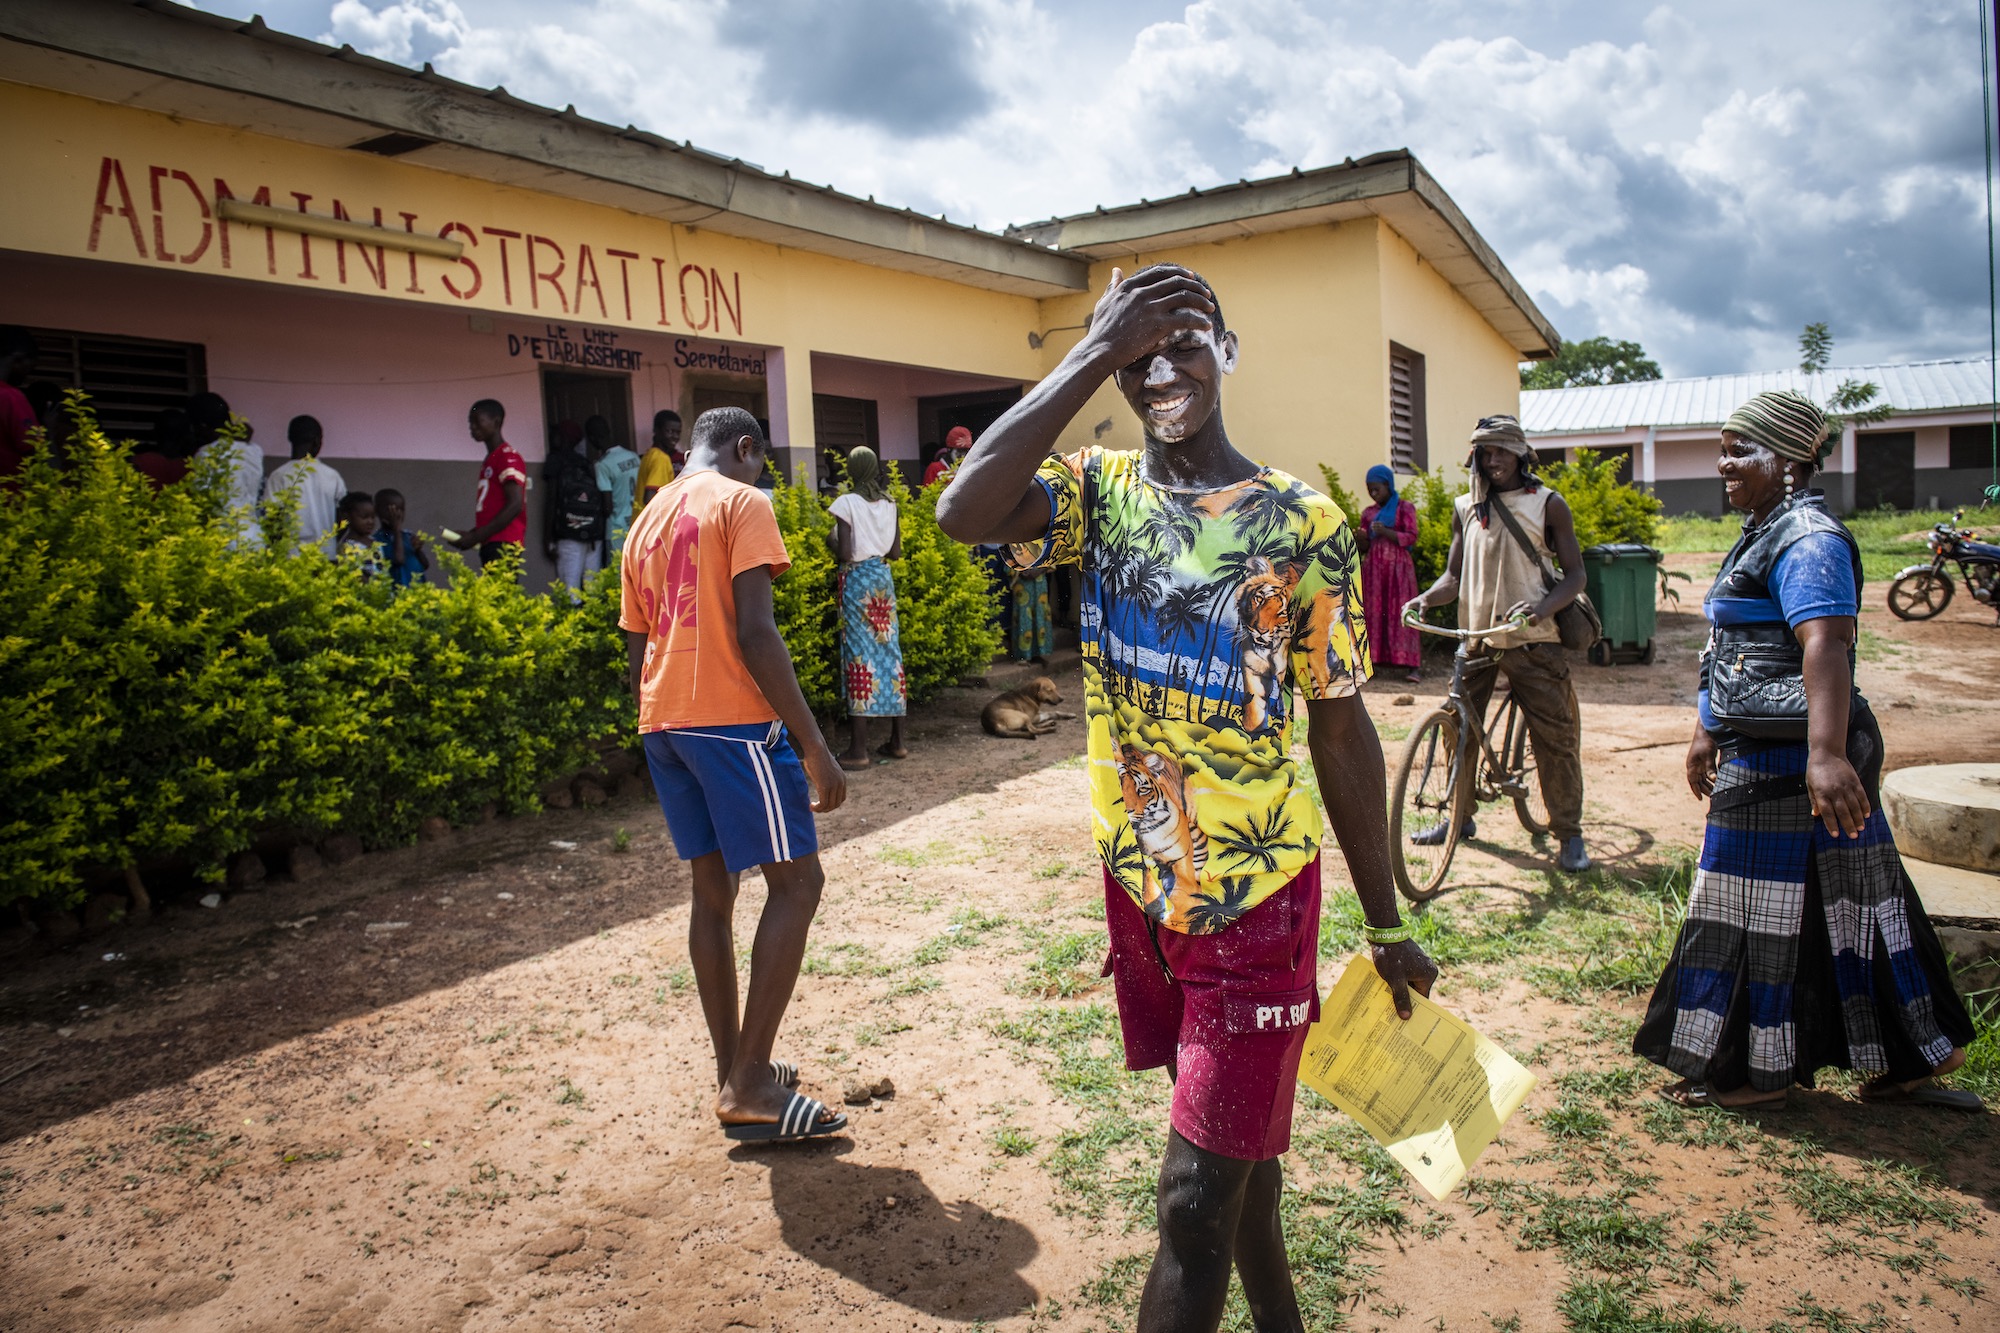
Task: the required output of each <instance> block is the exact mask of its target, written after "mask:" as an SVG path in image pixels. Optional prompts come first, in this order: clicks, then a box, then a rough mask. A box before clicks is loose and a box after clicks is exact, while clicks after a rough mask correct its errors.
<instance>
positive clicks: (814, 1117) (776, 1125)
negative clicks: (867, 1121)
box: [722, 1092, 847, 1143]
mask: <svg viewBox="0 0 2000 1333" xmlns="http://www.w3.org/2000/svg"><path fill="white" fill-rule="evenodd" d="M824 1114H826V1103H824V1102H821V1101H817V1100H815V1099H814V1098H811V1097H808V1096H806V1095H805V1094H804V1093H802V1092H795V1093H793V1094H792V1099H791V1100H790V1101H788V1102H786V1103H785V1110H784V1114H782V1115H780V1116H779V1117H778V1118H777V1119H776V1120H764V1121H758V1122H756V1123H753V1124H747V1125H728V1124H725V1125H724V1126H723V1127H722V1134H723V1137H724V1138H730V1139H735V1140H736V1141H737V1142H739V1143H795V1142H797V1141H798V1140H800V1139H817V1138H823V1137H825V1136H826V1135H828V1134H838V1133H839V1132H840V1131H841V1130H843V1129H846V1128H847V1117H846V1116H845V1115H837V1116H835V1117H834V1118H833V1119H831V1120H821V1119H820V1117H821V1116H822V1115H824Z"/></svg>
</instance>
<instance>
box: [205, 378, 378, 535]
mask: <svg viewBox="0 0 2000 1333" xmlns="http://www.w3.org/2000/svg"><path fill="white" fill-rule="evenodd" d="M188 415H189V418H190V420H193V421H195V422H197V423H198V431H199V434H200V435H204V436H206V437H207V438H206V439H205V440H204V441H203V442H202V445H201V447H200V448H199V449H197V450H195V454H194V456H195V461H196V462H197V463H199V462H204V461H210V460H213V461H214V462H215V463H216V464H217V465H219V466H220V467H221V468H222V470H223V493H222V499H221V503H222V508H223V512H224V513H225V514H227V515H229V522H230V524H231V526H232V527H233V528H234V530H235V533H236V535H235V536H234V537H232V538H230V541H229V544H230V546H231V547H242V548H244V549H247V550H252V551H255V550H260V549H262V547H263V545H264V527H263V524H262V523H261V522H259V521H258V516H257V505H258V501H259V500H261V499H262V498H263V493H264V451H263V450H262V449H259V448H258V447H257V446H256V445H254V444H252V443H251V442H250V440H249V439H248V427H247V426H245V427H244V428H243V429H244V432H245V438H243V439H240V440H239V439H232V438H230V437H229V435H227V434H224V433H223V432H224V428H225V427H227V426H228V425H229V423H230V422H232V421H234V420H237V419H236V418H235V416H234V414H232V413H231V412H230V410H229V404H228V403H226V402H224V401H223V400H222V398H221V397H220V396H219V395H217V394H212V393H205V394H197V395H195V398H194V400H193V401H192V402H191V404H190V411H189V414H188ZM218 417H219V418H220V419H219V420H218V419H217V418H218ZM306 420H308V421H310V420H311V418H310V417H308V418H306ZM345 489H346V488H345V487H343V488H342V493H343V494H345ZM329 549H331V548H329Z"/></svg>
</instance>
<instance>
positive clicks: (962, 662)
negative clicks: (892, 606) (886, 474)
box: [889, 474, 1000, 704]
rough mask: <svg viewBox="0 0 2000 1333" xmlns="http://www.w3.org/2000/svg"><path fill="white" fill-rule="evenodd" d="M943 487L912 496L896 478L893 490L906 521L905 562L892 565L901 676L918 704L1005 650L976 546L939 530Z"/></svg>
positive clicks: (904, 525)
mask: <svg viewBox="0 0 2000 1333" xmlns="http://www.w3.org/2000/svg"><path fill="white" fill-rule="evenodd" d="M943 490H944V484H943V483H942V482H933V483H932V484H931V485H929V486H926V487H924V488H923V489H922V490H921V491H918V492H916V493H915V494H912V493H911V492H910V490H909V488H908V487H906V486H904V485H903V482H902V479H901V478H900V477H898V476H893V474H892V481H891V484H890V487H889V495H890V498H891V499H893V500H895V502H896V506H897V508H898V509H899V510H900V511H901V516H902V533H903V558H902V559H901V560H896V561H892V562H891V563H890V566H889V570H890V573H892V574H893V575H895V578H896V616H897V620H898V621H899V622H900V623H899V625H898V628H899V630H900V632H901V636H902V644H903V674H904V677H905V680H906V682H907V685H908V689H909V693H910V702H911V703H912V704H920V703H923V702H924V701H925V700H927V699H931V698H934V697H936V695H937V693H938V691H940V690H942V689H944V688H945V687H946V686H948V685H952V684H955V683H957V681H958V678H959V677H960V676H963V675H964V674H966V672H968V671H971V670H973V669H974V668H977V667H982V666H985V665H986V664H987V663H988V662H991V661H992V660H993V657H994V654H996V653H998V652H999V651H1000V630H999V627H998V626H997V625H995V624H994V623H993V618H994V612H995V606H994V602H995V597H994V593H993V590H992V586H991V585H990V584H989V583H988V582H987V579H986V571H985V570H984V569H983V568H981V567H980V565H979V564H978V563H977V562H975V561H974V560H973V558H972V550H971V548H970V547H966V546H961V545H959V543H957V542H955V541H953V540H952V539H951V538H949V537H947V536H945V535H944V529H942V528H940V527H939V526H938V521H937V502H938V496H939V494H941V493H942V492H943Z"/></svg>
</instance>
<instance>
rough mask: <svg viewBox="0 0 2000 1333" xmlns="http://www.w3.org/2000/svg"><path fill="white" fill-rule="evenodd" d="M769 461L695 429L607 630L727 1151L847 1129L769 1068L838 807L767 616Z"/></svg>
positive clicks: (729, 420) (838, 790) (831, 770)
mask: <svg viewBox="0 0 2000 1333" xmlns="http://www.w3.org/2000/svg"><path fill="white" fill-rule="evenodd" d="M767 453H768V446H767V445H766V443H765V441H764V435H763V432H762V431H761V430H759V429H758V427H757V420H756V418H755V417H752V416H751V415H750V414H749V413H748V412H745V411H744V410H743V409H742V408H738V407H718V408H715V409H713V410H712V411H708V412H704V413H702V414H701V416H700V417H699V418H697V419H696V421H695V423H694V441H693V444H692V447H691V448H690V449H689V450H688V462H687V467H686V468H685V469H684V470H683V471H682V472H681V475H680V476H679V477H678V478H676V479H675V480H674V481H673V482H671V483H670V484H668V485H666V486H664V487H662V488H661V489H660V492H659V494H658V495H656V496H655V497H654V500H653V503H650V504H648V505H647V506H646V508H645V509H644V510H643V511H642V512H641V513H640V515H639V518H638V520H637V521H636V522H634V523H633V525H632V528H631V531H630V532H629V533H627V535H626V539H625V552H624V555H623V557H622V559H621V567H620V573H621V577H622V580H623V598H622V603H621V607H620V612H619V616H618V624H619V626H620V628H622V629H623V630H624V631H625V642H626V647H627V650H628V654H629V660H630V671H631V681H632V693H633V697H634V698H635V699H636V700H637V701H638V705H639V733H640V737H641V739H642V741H643V743H644V745H645V749H646V764H647V767H648V768H649V769H650V770H651V771H652V775H653V786H654V788H655V789H656V790H657V791H658V792H659V796H660V810H661V812H662V813H663V814H664V815H666V817H667V829H668V831H669V832H670V833H671V834H672V835H673V839H674V850H675V851H676V852H678V853H679V854H680V856H681V858H682V859H683V860H685V861H688V862H691V863H692V869H693V875H694V904H693V912H692V915H691V916H690V918H689V921H688V955H689V959H690V961H692V963H693V964H694V976H695V986H696V988H697V989H698V990H699V991H700V992H701V1007H702V1013H703V1015H704V1016H705V1017H706V1018H707V1019H708V1035H709V1038H710V1040H711V1041H712V1042H713V1043H714V1045H715V1066H716V1080H717V1082H718V1083H719V1084H720V1085H721V1091H720V1092H719V1093H718V1094H717V1095H716V1099H715V1112H716V1116H717V1118H718V1119H720V1120H721V1121H722V1127H723V1132H724V1133H725V1134H726V1135H727V1136H728V1137H729V1138H732V1139H747V1140H754V1141H759V1142H766V1143H768V1142H776V1141H784V1140H794V1139H806V1138H816V1137H819V1136H821V1135H825V1134H832V1133H835V1132H836V1131H838V1130H841V1129H844V1128H845V1127H846V1125H847V1117H846V1116H844V1115H839V1114H836V1113H834V1112H832V1111H829V1110H828V1109H827V1108H826V1107H825V1106H824V1105H823V1104H822V1103H820V1102H818V1101H815V1100H814V1099H812V1098H810V1097H807V1096H806V1095H805V1094H803V1093H800V1092H796V1091H794V1090H793V1089H794V1086H795V1085H796V1084H797V1082H798V1070H797V1069H796V1068H795V1067H794V1066H793V1065H791V1064H790V1063H789V1062H785V1061H774V1060H773V1059H772V1058H771V1046H772V1043H773V1042H775V1041H776V1040H777V1035H778V1023H779V1021H780V1020H781V1019H782V1018H783V1017H784V1014H785V1006H786V1005H788V1004H789V1003H791V998H792V987H793V986H794V985H796V984H797V982H798V977H799V965H800V963H801V962H802V961H803V960H804V958H805V951H806V932H807V931H808V929H810V927H811V926H812V919H813V913H814V912H815V911H817V910H818V908H819V895H820V889H821V888H822V887H823V886H824V885H825V883H826V875H825V873H824V872H823V871H822V870H821V869H820V864H819V839H818V834H817V832H816V831H815V829H814V828H813V812H814V811H820V812H825V811H828V810H832V809H834V808H835V807H837V806H838V805H839V804H840V803H841V801H842V800H843V799H845V797H846V795H847V782H846V779H845V778H844V777H843V776H842V774H841V771H840V765H839V764H838V763H836V762H835V761H834V758H833V753H832V751H830V750H829V749H828V748H827V745H826V740H825V738H824V737H823V736H821V735H820V730H819V724H818V723H817V722H815V721H814V720H813V715H812V709H811V708H809V707H808V706H807V705H806V700H805V695H804V694H803V693H801V692H800V690H799V682H798V677H797V676H796V675H795V674H794V673H793V670H792V658H791V653H790V652H789V651H788V650H787V649H786V647H785V640H784V636H783V635H781V634H780V633H779V632H778V624H777V620H776V618H775V617H774V615H773V614H772V610H771V580H772V579H773V578H774V577H775V576H777V575H779V574H782V573H784V572H785V570H786V569H788V568H789V567H790V565H791V560H790V559H789V558H788V557H787V555H786V554H785V542H784V538H783V537H782V536H780V535H779V532H778V520H777V517H776V515H774V514H773V513H772V512H771V501H770V498H769V497H768V496H767V495H765V493H764V492H763V491H761V490H759V489H758V488H757V487H756V486H755V485H754V484H753V483H754V482H755V481H756V479H757V477H758V476H759V475H760V474H761V473H762V472H763V470H764V464H765V458H766V456H767ZM697 667H698V668H699V670H697ZM794 742H796V743H797V745H798V747H799V750H798V751H794V750H793V748H792V746H793V743H794ZM808 778H810V780H811V787H812V788H817V790H818V796H817V799H814V797H813V794H812V791H811V790H810V789H809V788H808V785H807V780H808ZM751 866H761V867H762V868H763V871H764V883H765V885H766V886H767V887H768V889H769V897H768V899H767V900H766V902H765V904H764V915H763V919H762V920H761V921H760V922H759V923H758V926H757V942H756V946H755V948H754V949H753V951H752V953H751V960H750V986H749V991H748V994H747V996H746V998H745V1002H744V1005H743V1010H742V1014H741V1017H740V1019H739V1016H738V1013H737V1008H736V940H735V933H734V929H733V924H732V923H733V921H734V918H735V912H736V883H737V876H738V875H739V874H740V873H741V872H742V871H744V870H747V869H749V868H750V867H751Z"/></svg>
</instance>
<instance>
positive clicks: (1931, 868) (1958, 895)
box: [1883, 781, 2000, 990]
mask: <svg viewBox="0 0 2000 1333" xmlns="http://www.w3.org/2000/svg"><path fill="white" fill-rule="evenodd" d="M1887 786H1888V784H1887V782H1886V781H1885V782H1884V784H1883V787H1884V797H1885V803H1886V795H1887ZM1903 868H1904V869H1905V870H1908V871H1909V872H1910V882H1911V883H1912V884H1914V885H1916V886H1917V897H1918V898H1920V899H1922V900H1923V904H1924V915H1926V916H1928V917H1929V918H1930V919H1931V924H1932V925H1933V926H1935V927H1936V928H1937V936H1938V943H1939V944H1941V945H1943V946H1944V951H1945V952H1946V953H1947V954H1949V955H1950V956H1951V959H1952V961H1953V962H1955V963H1956V964H1957V965H1958V966H1959V967H1961V968H1964V969H1966V970H1965V971H1963V972H1961V973H1959V978H1958V980H1959V985H1960V987H1961V988H1963V989H1966V990H1978V989H1981V988H1983V987H1986V986H1992V985H1995V984H2000V875H1988V874H1984V873H1982V872H1980V871H1977V870H1966V869H1963V868H1962V867H1959V866H1945V865H1939V864H1937V863H1936V862H1934V861H1924V860H1920V859H1918V858H1917V857H1914V856H1911V855H1909V854H1908V853H1907V852H1905V853H1904V855H1903Z"/></svg>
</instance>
